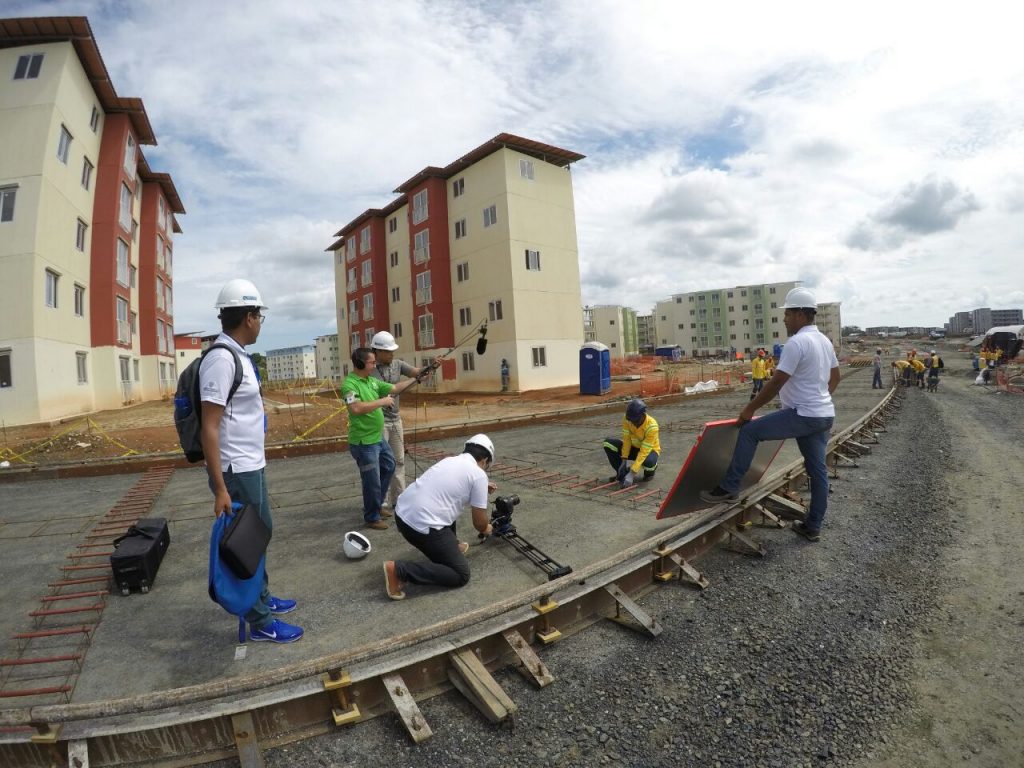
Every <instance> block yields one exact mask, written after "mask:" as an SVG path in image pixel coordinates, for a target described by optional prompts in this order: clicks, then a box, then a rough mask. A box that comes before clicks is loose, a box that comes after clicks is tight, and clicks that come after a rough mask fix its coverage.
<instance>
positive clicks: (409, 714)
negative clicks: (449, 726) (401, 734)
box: [380, 674, 434, 744]
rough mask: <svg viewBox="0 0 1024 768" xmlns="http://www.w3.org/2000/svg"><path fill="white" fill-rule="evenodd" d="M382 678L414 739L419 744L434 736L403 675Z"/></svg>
mask: <svg viewBox="0 0 1024 768" xmlns="http://www.w3.org/2000/svg"><path fill="white" fill-rule="evenodd" d="M380 679H381V682H382V683H384V689H385V690H386V691H387V692H388V696H389V697H390V698H391V704H392V706H393V707H394V708H395V712H397V713H398V717H399V719H401V721H402V725H404V726H405V730H406V732H407V733H408V734H409V736H411V737H412V740H413V741H414V742H416V743H417V744H419V743H420V742H422V741H426V740H427V739H429V738H430V737H431V736H433V735H434V732H433V731H432V730H430V726H429V725H428V724H427V720H426V718H425V717H423V713H422V712H420V708H419V706H417V704H416V699H414V698H413V696H412V694H411V693H410V692H409V687H408V686H407V685H406V684H405V681H404V680H403V679H402V676H401V675H399V674H391V675H382V676H381V678H380Z"/></svg>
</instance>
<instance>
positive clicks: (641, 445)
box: [603, 400, 661, 488]
mask: <svg viewBox="0 0 1024 768" xmlns="http://www.w3.org/2000/svg"><path fill="white" fill-rule="evenodd" d="M603 447H604V453H605V455H606V456H607V457H608V463H609V464H611V465H612V469H614V470H615V476H614V477H611V478H609V479H608V482H610V483H611V482H615V481H618V482H619V484H620V485H621V486H622V487H623V488H628V487H629V486H631V485H633V483H634V482H636V479H637V475H638V474H640V470H641V468H642V469H643V476H642V477H641V478H640V479H641V482H647V481H648V480H650V479H651V478H652V477H654V473H655V472H656V471H657V470H658V457H659V455H660V454H661V439H660V437H659V435H658V422H656V421H655V420H654V418H653V417H652V416H651V415H650V414H648V413H647V405H646V404H645V403H644V401H643V400H630V401H629V405H627V406H626V415H625V416H624V417H623V419H622V439H617V438H614V437H609V438H606V439H605V441H604V445H603Z"/></svg>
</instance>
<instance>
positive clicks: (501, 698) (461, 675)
mask: <svg viewBox="0 0 1024 768" xmlns="http://www.w3.org/2000/svg"><path fill="white" fill-rule="evenodd" d="M448 660H449V661H450V662H451V667H450V668H449V670H448V678H449V679H450V680H451V681H452V685H454V686H455V687H456V688H457V689H458V690H459V692H461V693H462V694H463V695H464V696H465V697H466V698H467V699H469V701H470V702H471V703H472V704H473V705H474V706H475V707H476V708H477V709H479V710H480V711H481V712H483V714H484V717H486V718H487V719H488V720H490V721H491V722H492V723H500V722H502V721H503V720H506V719H508V718H509V717H511V716H512V715H514V714H515V713H516V711H517V710H518V709H519V707H517V706H516V704H515V702H514V701H512V699H510V698H509V696H508V694H507V693H505V691H503V690H502V688H501V686H500V685H498V681H497V680H495V679H494V677H493V676H492V675H491V673H490V672H488V671H487V667H485V666H484V665H483V662H482V661H480V659H478V658H477V655H476V654H475V653H473V651H472V649H470V648H461V649H460V650H458V651H453V652H452V653H449V654H448Z"/></svg>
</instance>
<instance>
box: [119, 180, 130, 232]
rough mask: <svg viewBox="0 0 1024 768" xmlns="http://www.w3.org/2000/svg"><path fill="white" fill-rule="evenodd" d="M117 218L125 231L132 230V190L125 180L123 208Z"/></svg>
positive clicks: (122, 187) (122, 184)
mask: <svg viewBox="0 0 1024 768" xmlns="http://www.w3.org/2000/svg"><path fill="white" fill-rule="evenodd" d="M117 220H118V222H119V223H120V224H121V229H123V230H124V231H125V232H131V231H132V191H131V190H130V189H128V185H127V184H125V183H124V182H121V210H120V213H119V215H118V219H117Z"/></svg>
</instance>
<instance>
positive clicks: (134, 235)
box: [132, 219, 139, 243]
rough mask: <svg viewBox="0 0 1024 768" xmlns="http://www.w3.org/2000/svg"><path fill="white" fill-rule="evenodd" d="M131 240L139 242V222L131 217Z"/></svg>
mask: <svg viewBox="0 0 1024 768" xmlns="http://www.w3.org/2000/svg"><path fill="white" fill-rule="evenodd" d="M132 242H133V243H137V242H139V222H137V221H136V220H135V219H132Z"/></svg>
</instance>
